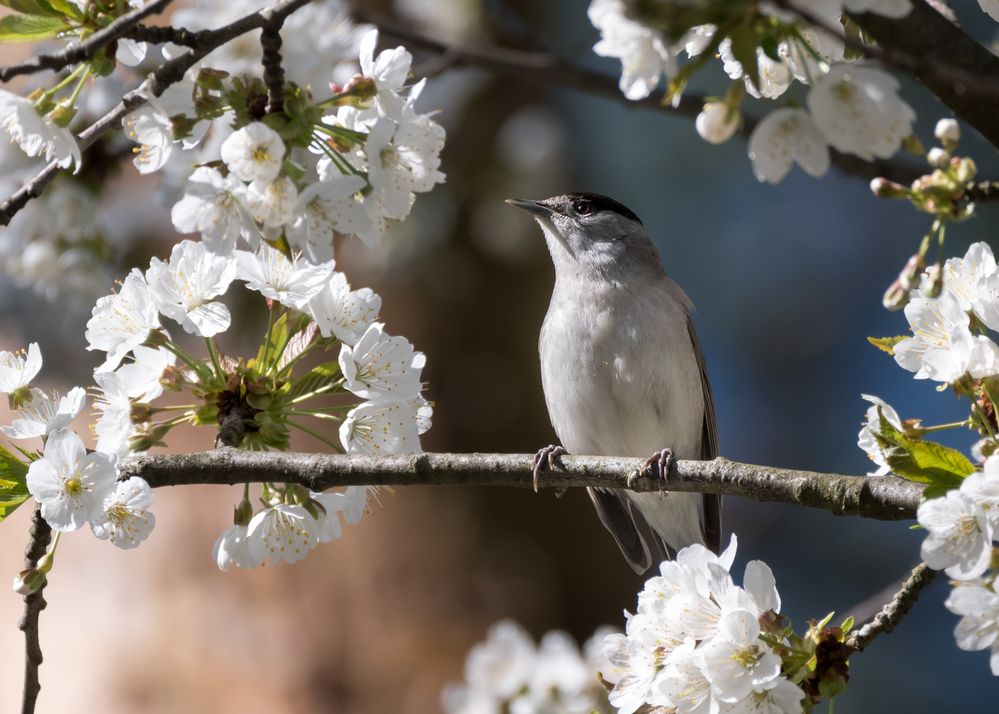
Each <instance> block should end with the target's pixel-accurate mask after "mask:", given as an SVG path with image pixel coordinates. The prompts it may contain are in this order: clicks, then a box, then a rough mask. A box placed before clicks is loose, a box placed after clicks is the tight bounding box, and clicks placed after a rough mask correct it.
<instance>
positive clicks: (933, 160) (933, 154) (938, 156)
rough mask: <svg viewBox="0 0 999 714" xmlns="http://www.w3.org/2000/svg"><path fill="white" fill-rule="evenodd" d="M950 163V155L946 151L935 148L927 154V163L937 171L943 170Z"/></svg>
mask: <svg viewBox="0 0 999 714" xmlns="http://www.w3.org/2000/svg"><path fill="white" fill-rule="evenodd" d="M949 162H950V153H949V152H948V151H947V150H946V149H941V148H940V147H939V146H934V147H933V148H932V149H930V151H929V153H928V154H926V163H928V164H929V165H930V166H932V167H933V168H935V169H942V168H944V167H945V166H946V165H947V164H948V163H949Z"/></svg>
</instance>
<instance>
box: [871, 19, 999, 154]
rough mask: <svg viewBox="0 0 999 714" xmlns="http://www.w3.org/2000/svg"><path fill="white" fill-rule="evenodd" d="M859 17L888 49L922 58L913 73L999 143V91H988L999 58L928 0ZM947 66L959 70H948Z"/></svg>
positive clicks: (997, 82)
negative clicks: (891, 15) (904, 11)
mask: <svg viewBox="0 0 999 714" xmlns="http://www.w3.org/2000/svg"><path fill="white" fill-rule="evenodd" d="M853 18H854V20H855V21H856V22H857V24H858V25H860V27H862V28H863V30H864V32H866V33H868V34H869V35H870V36H871V37H872V38H874V39H875V40H876V41H877V42H878V44H879V45H880V46H881V47H882V48H884V51H885V52H892V53H896V54H907V55H910V56H913V57H918V58H919V59H920V61H919V62H918V63H917V64H916V65H915V66H913V67H911V68H909V69H910V71H911V72H912V74H913V76H915V77H916V78H917V79H918V80H919V81H921V82H922V83H923V84H924V85H926V87H927V89H929V90H930V91H931V92H933V93H934V94H935V95H936V96H937V97H938V98H939V99H940V101H941V102H943V103H944V104H945V105H947V107H948V108H949V109H950V110H951V111H952V112H954V114H955V115H957V116H958V117H960V118H961V119H963V120H964V121H966V122H968V124H970V125H971V126H973V127H975V129H977V130H978V131H979V132H980V133H981V134H982V136H984V137H985V138H986V139H987V140H988V141H989V142H990V143H991V144H992V145H993V146H997V147H999V122H997V121H996V117H997V116H999V90H996V91H983V90H984V89H993V90H995V89H996V88H997V87H999V57H997V56H996V55H994V54H993V53H992V52H990V51H989V50H988V49H986V48H985V47H982V46H981V45H980V44H978V43H977V42H975V41H974V40H973V39H972V38H971V37H969V36H968V35H967V34H966V33H965V32H964V30H962V29H961V28H960V27H958V26H957V25H955V24H954V23H953V22H951V21H950V20H948V19H947V18H946V17H944V16H943V15H941V14H940V13H939V12H938V11H937V10H935V9H933V8H932V7H930V6H929V5H927V4H926V3H925V2H923V0H913V2H912V12H910V13H909V14H908V15H906V16H905V17H903V18H901V19H898V20H891V19H888V18H886V17H882V16H880V15H875V14H873V13H863V14H858V15H853ZM941 66H947V67H950V68H952V70H954V71H950V72H942V71H940V69H939V67H941ZM957 71H960V73H961V74H958V73H957Z"/></svg>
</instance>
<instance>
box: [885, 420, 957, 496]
mask: <svg viewBox="0 0 999 714" xmlns="http://www.w3.org/2000/svg"><path fill="white" fill-rule="evenodd" d="M878 416H879V417H880V425H879V427H880V428H879V431H880V433H879V434H875V438H876V439H877V440H878V443H879V444H880V445H881V446H882V447H884V448H885V449H886V450H887V451H886V454H885V461H886V462H887V464H888V467H889V468H890V469H891V470H892V472H894V473H895V475H897V476H901V477H902V478H904V479H907V480H909V481H915V482H916V483H925V484H927V485H928V486H929V487H930V489H928V494H927V495H929V494H935V495H938V496H939V495H942V494H943V493H946V492H947V491H949V490H950V489H952V488H957V487H958V486H960V485H961V481H963V480H964V478H965V477H966V476H968V475H969V474H972V473H974V471H975V466H974V464H972V463H971V462H970V461H968V459H967V457H966V456H965V455H964V454H962V453H961V452H960V451H958V450H956V449H952V448H950V447H949V446H944V445H943V444H938V443H937V442H935V441H924V440H922V439H910V438H909V437H907V436H906V435H905V434H903V433H902V432H901V431H899V430H898V429H896V428H895V426H894V425H893V424H892V423H891V422H889V421H888V419H886V418H885V415H884V411H883V410H882V409H881V407H878ZM930 497H932V496H930Z"/></svg>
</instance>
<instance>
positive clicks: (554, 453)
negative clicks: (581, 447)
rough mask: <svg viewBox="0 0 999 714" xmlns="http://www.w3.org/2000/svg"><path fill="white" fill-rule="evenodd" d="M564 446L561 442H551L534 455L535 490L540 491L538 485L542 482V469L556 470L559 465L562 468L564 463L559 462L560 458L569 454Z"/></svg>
mask: <svg viewBox="0 0 999 714" xmlns="http://www.w3.org/2000/svg"><path fill="white" fill-rule="evenodd" d="M568 453H569V452H568V451H566V450H565V449H564V448H563V447H562V446H560V445H559V444H549V445H548V446H545V447H544V448H541V449H538V453H536V454H535V455H534V492H535V493H537V492H538V486H539V484H540V483H541V472H542V471H554V470H555V469H556V468H557V467H558V468H561V467H562V464H561V463H559V459H560V458H562V457H563V456H565V455H566V454H568Z"/></svg>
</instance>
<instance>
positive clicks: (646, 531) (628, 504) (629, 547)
mask: <svg viewBox="0 0 999 714" xmlns="http://www.w3.org/2000/svg"><path fill="white" fill-rule="evenodd" d="M586 491H587V493H589V494H590V500H592V501H593V507H594V508H595V509H596V511H597V516H598V517H599V518H600V522H601V523H603V524H604V527H605V528H606V529H607V530H608V531H610V534H611V535H612V536H614V540H615V541H616V542H617V546H618V548H620V549H621V554H622V555H624V558H625V560H627V561H628V565H630V566H631V567H632V569H633V570H634V571H635V572H636V573H638V574H639V575H642V574H644V573H645V571H646V570H648V569H649V568H651V567H652V566H653V565H655V564H656V563H661V562H662V561H664V560H669V559H671V558H672V557H673V555H674V554H673V552H672V550H671V549H670V548H669V546H667V545H666V543H665V542H664V541H663V539H662V538H661V537H660V536H659V534H658V533H656V532H655V531H654V530H653V529H652V528H651V527H650V526H649V524H648V523H647V522H646V520H645V517H644V516H643V515H642V512H641V511H640V510H638V507H637V506H636V505H635V503H634V502H633V501H632V500H631V499H629V498H628V497H627V496H626V495H625V494H623V493H619V492H617V491H610V490H607V489H603V488H587V489H586Z"/></svg>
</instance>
